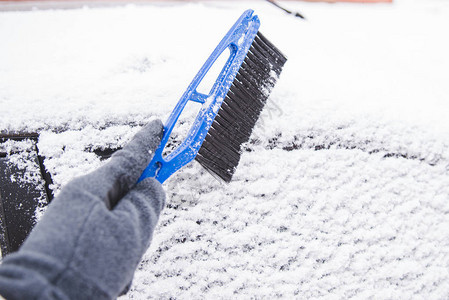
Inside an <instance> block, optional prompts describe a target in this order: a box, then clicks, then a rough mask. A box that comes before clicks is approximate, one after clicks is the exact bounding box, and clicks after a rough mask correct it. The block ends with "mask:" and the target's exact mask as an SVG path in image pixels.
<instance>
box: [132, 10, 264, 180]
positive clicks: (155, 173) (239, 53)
mask: <svg viewBox="0 0 449 300" xmlns="http://www.w3.org/2000/svg"><path fill="white" fill-rule="evenodd" d="M253 12H254V11H253V10H247V11H245V12H244V13H243V14H242V15H241V16H240V18H239V19H238V20H237V22H236V23H235V24H234V26H232V28H231V29H230V30H229V32H228V33H227V34H226V36H225V37H224V38H223V39H222V40H221V42H220V44H218V46H217V47H216V48H215V50H214V51H213V52H212V54H211V55H210V56H209V58H208V59H207V61H206V62H205V63H204V65H203V67H202V68H201V69H200V71H199V72H198V74H197V75H196V76H195V78H194V79H193V81H192V82H191V83H190V85H189V87H188V88H187V90H186V91H185V92H184V94H183V95H182V97H181V99H180V100H179V101H178V104H177V105H176V107H175V108H174V110H173V111H172V113H171V114H170V117H169V118H168V120H167V122H166V124H165V126H164V135H163V136H162V140H161V144H160V145H159V147H158V148H157V149H156V151H155V153H154V156H153V159H152V160H151V162H150V163H149V164H148V166H147V167H146V169H145V170H144V171H143V173H142V175H141V176H140V178H139V180H138V182H140V181H142V180H143V179H145V178H147V177H155V178H156V179H157V180H158V181H159V182H160V183H163V182H164V181H165V180H166V179H167V178H168V177H170V176H171V175H172V174H173V173H175V172H176V171H177V170H179V169H180V168H182V167H183V166H185V165H186V164H188V163H189V162H191V161H192V160H193V159H194V158H195V156H196V155H197V154H198V150H199V149H200V147H201V145H202V143H203V141H204V139H205V137H206V135H207V132H208V131H209V128H210V126H211V125H212V122H213V121H214V118H215V116H216V115H217V112H218V110H219V109H220V107H221V104H222V102H223V99H224V98H225V96H226V94H227V92H228V90H229V88H230V87H231V85H232V82H233V81H234V78H235V76H236V75H237V72H238V71H239V69H240V66H241V65H242V63H243V60H244V59H245V57H246V54H247V52H248V51H249V48H250V46H251V44H252V42H253V40H254V38H255V36H256V34H257V32H258V30H259V27H260V21H259V18H258V17H257V16H253ZM227 48H228V49H229V50H230V57H229V59H228V60H227V62H226V64H225V65H224V67H223V69H222V70H221V72H220V74H219V75H218V78H217V79H216V81H215V83H214V85H213V87H212V89H211V91H210V92H209V94H208V95H206V94H202V93H199V92H198V91H197V87H198V85H199V84H200V83H201V81H202V80H203V78H204V77H205V75H206V74H207V72H208V71H209V69H210V68H211V67H212V65H213V64H214V63H215V61H216V60H217V58H218V57H219V56H220V55H221V54H222V53H223V51H225V50H226V49H227ZM188 101H194V102H198V103H202V104H203V106H202V108H201V109H200V111H199V112H198V115H197V116H196V119H195V121H194V122H193V125H192V127H191V128H190V130H189V132H188V134H187V137H186V138H185V139H184V141H183V142H182V143H181V144H180V145H179V146H178V147H177V148H176V149H175V150H173V151H172V152H171V153H170V154H169V155H167V156H166V157H163V155H162V153H163V151H164V148H165V146H166V144H167V142H168V139H169V137H170V134H171V133H172V130H173V128H174V126H175V124H176V122H177V121H178V118H179V116H180V115H181V113H182V111H183V109H184V107H185V106H186V104H187V102H188Z"/></svg>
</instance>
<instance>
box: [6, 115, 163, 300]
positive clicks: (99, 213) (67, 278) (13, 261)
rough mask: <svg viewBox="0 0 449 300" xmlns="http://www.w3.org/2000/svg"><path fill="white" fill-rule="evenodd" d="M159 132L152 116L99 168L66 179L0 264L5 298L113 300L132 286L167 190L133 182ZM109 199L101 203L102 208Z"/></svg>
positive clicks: (150, 183) (160, 127)
mask: <svg viewBox="0 0 449 300" xmlns="http://www.w3.org/2000/svg"><path fill="white" fill-rule="evenodd" d="M162 133H163V125H162V123H161V121H159V120H158V121H154V122H152V123H150V124H149V125H148V126H146V127H145V128H144V129H142V130H141V131H140V132H138V133H137V134H136V136H135V137H134V138H133V140H132V141H131V142H130V143H129V144H128V145H127V146H126V147H124V148H123V149H122V150H120V151H117V152H116V153H115V154H114V155H113V156H112V158H111V159H110V161H109V162H108V163H106V164H105V165H104V166H102V167H101V168H99V169H97V170H96V171H94V172H92V173H90V174H88V175H85V176H83V177H79V178H76V179H74V180H73V181H71V182H70V183H68V184H67V185H66V186H65V187H64V188H63V189H62V191H61V193H60V194H59V195H58V197H56V198H55V199H54V200H53V201H52V203H51V204H50V205H49V207H48V209H47V211H46V213H45V214H44V216H43V217H42V219H41V220H40V222H39V223H38V224H37V225H36V227H35V228H34V229H33V231H32V232H31V234H30V236H29V237H28V239H27V240H26V241H25V243H24V244H23V245H22V247H21V248H20V250H19V251H18V252H17V253H14V254H11V255H9V256H7V257H6V258H5V259H4V261H3V263H2V265H1V266H0V294H1V295H3V296H4V297H6V298H7V299H112V298H116V297H117V296H118V295H119V294H120V292H122V291H124V290H127V287H129V285H130V283H131V281H132V278H133V275H134V271H135V269H136V268H137V265H138V263H139V261H140V259H141V257H142V255H143V254H144V252H145V251H146V249H147V248H148V246H149V244H150V241H151V238H152V233H153V230H154V227H155V225H156V223H157V220H158V218H159V214H160V212H161V210H162V208H163V207H164V203H165V194H164V191H163V189H162V186H161V185H160V183H159V182H158V181H156V180H155V179H154V178H147V179H145V180H143V181H141V182H140V183H139V184H137V185H136V182H137V180H138V178H139V177H140V175H141V173H142V171H143V170H144V168H145V167H146V166H147V165H148V163H149V162H150V160H151V158H152V157H153V153H154V150H155V149H156V147H157V146H158V145H159V143H160V139H161V137H162ZM105 204H106V205H105Z"/></svg>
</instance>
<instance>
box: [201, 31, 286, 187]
mask: <svg viewBox="0 0 449 300" xmlns="http://www.w3.org/2000/svg"><path fill="white" fill-rule="evenodd" d="M286 61H287V58H286V57H285V56H284V55H283V54H282V53H281V52H280V51H279V50H278V49H277V48H276V47H275V46H274V45H273V44H272V43H270V42H269V41H268V40H267V39H266V38H265V37H264V36H263V35H262V34H261V33H260V32H258V33H257V35H256V37H255V39H254V41H253V43H252V45H251V47H250V49H249V51H248V53H247V55H246V58H245V60H244V61H243V63H242V65H241V66H240V69H239V71H238V73H237V75H236V77H235V79H234V81H233V83H232V85H231V88H230V89H229V91H228V93H227V95H226V97H225V99H224V100H223V103H222V105H221V107H220V110H219V111H218V113H217V115H216V117H215V119H214V122H213V123H212V126H211V128H210V129H209V131H208V134H207V136H206V138H205V140H204V142H203V144H202V145H201V148H200V150H199V151H198V155H197V156H196V158H195V159H196V160H197V161H198V162H199V163H200V164H201V165H202V166H203V167H204V168H206V169H207V170H208V171H210V172H212V173H213V174H216V175H218V177H220V178H221V179H223V180H224V181H226V182H229V181H231V179H232V176H233V175H234V172H235V170H236V167H237V165H238V163H239V161H240V154H241V150H240V147H241V145H242V144H243V143H246V142H247V141H248V140H249V138H250V135H251V133H252V131H253V128H254V125H255V124H256V122H257V120H258V119H259V115H260V113H261V111H262V109H263V107H264V106H265V103H266V101H267V99H268V96H269V95H270V92H271V89H272V88H273V87H274V85H275V84H276V81H277V79H278V77H279V75H280V74H281V71H282V67H283V66H284V64H285V62H286Z"/></svg>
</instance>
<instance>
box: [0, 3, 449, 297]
mask: <svg viewBox="0 0 449 300" xmlns="http://www.w3.org/2000/svg"><path fill="white" fill-rule="evenodd" d="M282 4H283V5H285V6H288V7H289V8H291V9H297V10H300V11H301V12H302V13H304V14H305V15H306V17H307V19H308V20H307V21H301V20H300V19H298V18H294V17H292V16H289V15H286V14H284V13H283V12H282V11H280V10H277V9H276V8H275V7H274V6H272V5H270V4H269V3H267V2H264V1H248V2H245V1H221V2H205V3H180V2H173V3H167V2H165V3H154V4H148V5H127V6H118V7H103V8H88V7H84V8H80V9H72V10H35V11H26V12H24V11H20V12H0V41H1V42H0V131H1V132H2V133H11V132H38V133H39V134H40V137H39V140H38V147H39V151H40V154H41V155H42V156H44V157H45V158H46V159H45V162H44V164H45V167H46V168H47V170H48V171H49V172H50V173H51V175H52V178H53V185H52V186H51V188H52V189H53V190H54V192H55V193H56V194H57V192H58V191H59V190H60V188H61V186H63V185H64V184H65V183H67V182H68V181H69V180H70V179H72V178H73V177H75V176H78V175H81V174H85V173H86V172H89V171H90V170H93V169H95V168H97V167H98V166H99V165H101V164H102V163H103V162H102V161H100V159H99V157H98V156H97V155H95V153H94V152H93V150H96V149H100V150H101V149H116V148H119V147H121V146H123V145H124V144H125V143H126V142H127V141H128V140H129V139H130V138H131V137H132V136H133V134H134V133H135V132H137V131H138V130H139V128H140V127H141V126H143V125H144V124H146V123H147V122H148V121H150V120H152V119H155V118H161V119H162V120H165V119H166V118H167V117H168V115H169V113H170V111H171V110H172V108H173V107H174V105H175V104H176V102H177V101H178V98H179V97H180V96H181V95H182V93H183V92H184V89H185V88H186V87H187V85H188V83H189V82H190V80H191V79H192V78H193V76H194V75H195V73H196V72H197V71H198V69H199V68H200V66H201V65H202V63H203V62H204V61H205V59H206V58H207V56H208V55H209V54H210V52H211V51H212V50H213V48H214V47H215V45H216V44H217V43H218V42H219V40H220V39H221V37H222V36H223V35H224V34H225V33H226V31H227V30H228V28H229V27H230V26H231V25H232V24H233V22H234V21H235V20H236V18H238V16H239V15H240V14H241V13H242V12H243V11H244V10H245V9H247V8H253V9H254V10H255V11H256V13H257V14H258V15H259V17H260V19H261V21H262V26H261V32H263V33H264V35H266V36H267V37H268V38H269V39H270V40H271V41H272V42H273V43H274V44H275V45H276V46H278V48H280V49H281V50H282V51H283V52H284V53H285V54H286V55H287V56H288V59H289V60H288V62H287V64H286V65H285V69H284V72H283V73H282V75H281V78H280V80H279V82H278V85H277V86H276V87H275V89H274V90H273V93H272V95H271V97H270V99H269V100H268V103H267V106H266V108H265V110H264V112H263V113H262V116H261V119H260V120H259V123H258V124H257V125H256V128H255V130H254V132H253V135H252V137H251V140H250V142H249V143H248V145H246V147H245V152H244V154H243V155H242V159H241V162H240V165H239V167H238V169H237V172H236V174H235V176H234V179H233V181H232V182H231V183H230V184H222V183H220V182H218V181H217V180H215V179H214V178H213V177H212V176H211V175H210V174H209V173H207V172H206V171H204V170H203V169H202V168H201V166H199V164H197V163H196V162H194V163H191V164H190V165H189V166H187V167H186V168H185V169H183V170H181V171H179V172H178V173H176V174H175V175H174V176H173V177H172V178H170V180H168V181H167V182H166V183H165V184H164V187H165V190H166V192H167V204H166V208H165V210H164V211H163V214H162V216H161V218H160V222H159V226H158V228H157V229H156V232H155V234H154V239H153V242H152V245H151V247H150V249H149V250H148V251H147V253H146V254H145V255H144V257H143V260H142V262H141V263H140V265H139V269H138V271H137V273H136V276H135V279H134V284H133V287H132V289H131V291H130V292H129V293H128V294H127V295H126V296H123V297H122V299H128V298H129V299H145V298H180V299H190V298H203V297H204V298H208V299H214V298H263V297H266V298H276V297H281V298H292V297H297V298H329V299H335V298H351V297H356V298H368V297H374V298H381V299H390V298H395V299H398V298H399V299H410V298H419V299H430V298H431V299H443V298H447V296H448V295H449V150H448V146H449V121H448V119H447V116H448V114H449V104H448V101H449V96H448V95H449V75H448V70H449V54H448V53H449V36H448V34H447V28H449V3H447V2H445V1H438V0H420V1H418V0H414V1H412V0H410V1H406V0H402V1H399V0H398V1H396V0H395V3H394V4H378V5H361V4H332V5H331V4H316V3H313V4H312V3H304V2H290V1H285V2H282ZM181 121H182V123H183V124H182V125H181V127H180V128H179V131H178V133H179V136H178V138H180V137H181V136H182V134H183V133H184V132H185V131H186V130H188V128H189V125H190V124H191V122H192V114H187V115H185V116H183V117H182V118H181Z"/></svg>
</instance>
